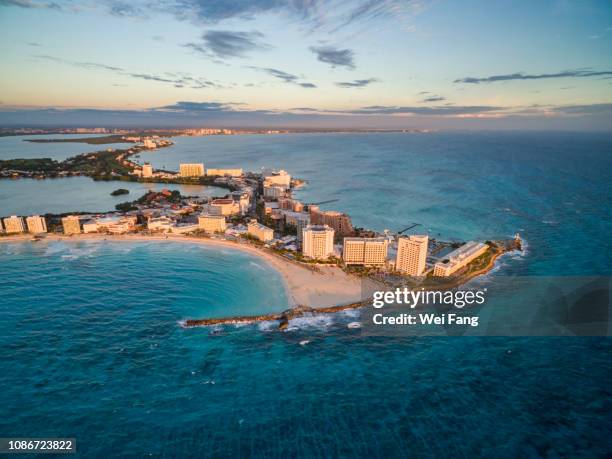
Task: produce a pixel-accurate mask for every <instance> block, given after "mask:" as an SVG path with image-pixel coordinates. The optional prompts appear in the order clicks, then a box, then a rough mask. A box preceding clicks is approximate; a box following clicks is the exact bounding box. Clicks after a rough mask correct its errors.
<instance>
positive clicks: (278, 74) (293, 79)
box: [247, 65, 317, 88]
mask: <svg viewBox="0 0 612 459" xmlns="http://www.w3.org/2000/svg"><path fill="white" fill-rule="evenodd" d="M247 68H249V69H252V70H257V71H258V72H263V73H267V74H268V75H271V76H273V77H274V78H277V79H279V80H282V81H284V82H285V83H291V84H296V85H298V86H301V87H302V88H316V87H317V85H315V84H313V83H308V82H300V81H299V80H300V79H301V78H300V77H299V76H297V75H293V74H291V73H287V72H284V71H282V70H278V69H274V68H271V67H257V66H254V65H249V66H247Z"/></svg>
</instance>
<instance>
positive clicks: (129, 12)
mask: <svg viewBox="0 0 612 459" xmlns="http://www.w3.org/2000/svg"><path fill="white" fill-rule="evenodd" d="M109 10H110V13H111V14H112V15H113V16H118V17H142V16H146V14H144V12H143V10H142V9H141V8H139V7H138V6H137V5H136V4H135V3H127V2H123V1H116V2H112V3H111V4H110V5H109Z"/></svg>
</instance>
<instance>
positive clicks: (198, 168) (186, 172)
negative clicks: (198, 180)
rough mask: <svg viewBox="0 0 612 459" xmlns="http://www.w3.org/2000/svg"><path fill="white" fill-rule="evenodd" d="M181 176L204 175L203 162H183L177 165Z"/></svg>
mask: <svg viewBox="0 0 612 459" xmlns="http://www.w3.org/2000/svg"><path fill="white" fill-rule="evenodd" d="M179 174H180V176H181V177H202V176H204V164H202V163H183V164H180V165H179Z"/></svg>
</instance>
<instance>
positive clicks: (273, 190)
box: [263, 185, 286, 200]
mask: <svg viewBox="0 0 612 459" xmlns="http://www.w3.org/2000/svg"><path fill="white" fill-rule="evenodd" d="M285 190H286V188H285V187H284V186H278V185H264V187H263V197H264V198H267V199H273V200H278V199H279V198H282V197H283V196H285Z"/></svg>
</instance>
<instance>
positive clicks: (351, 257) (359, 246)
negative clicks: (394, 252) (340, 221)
mask: <svg viewBox="0 0 612 459" xmlns="http://www.w3.org/2000/svg"><path fill="white" fill-rule="evenodd" d="M388 245H389V243H388V241H387V239H385V238H365V237H345V238H344V244H343V248H342V259H343V260H344V263H345V264H346V265H363V266H384V264H385V263H386V262H387V247H388Z"/></svg>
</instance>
